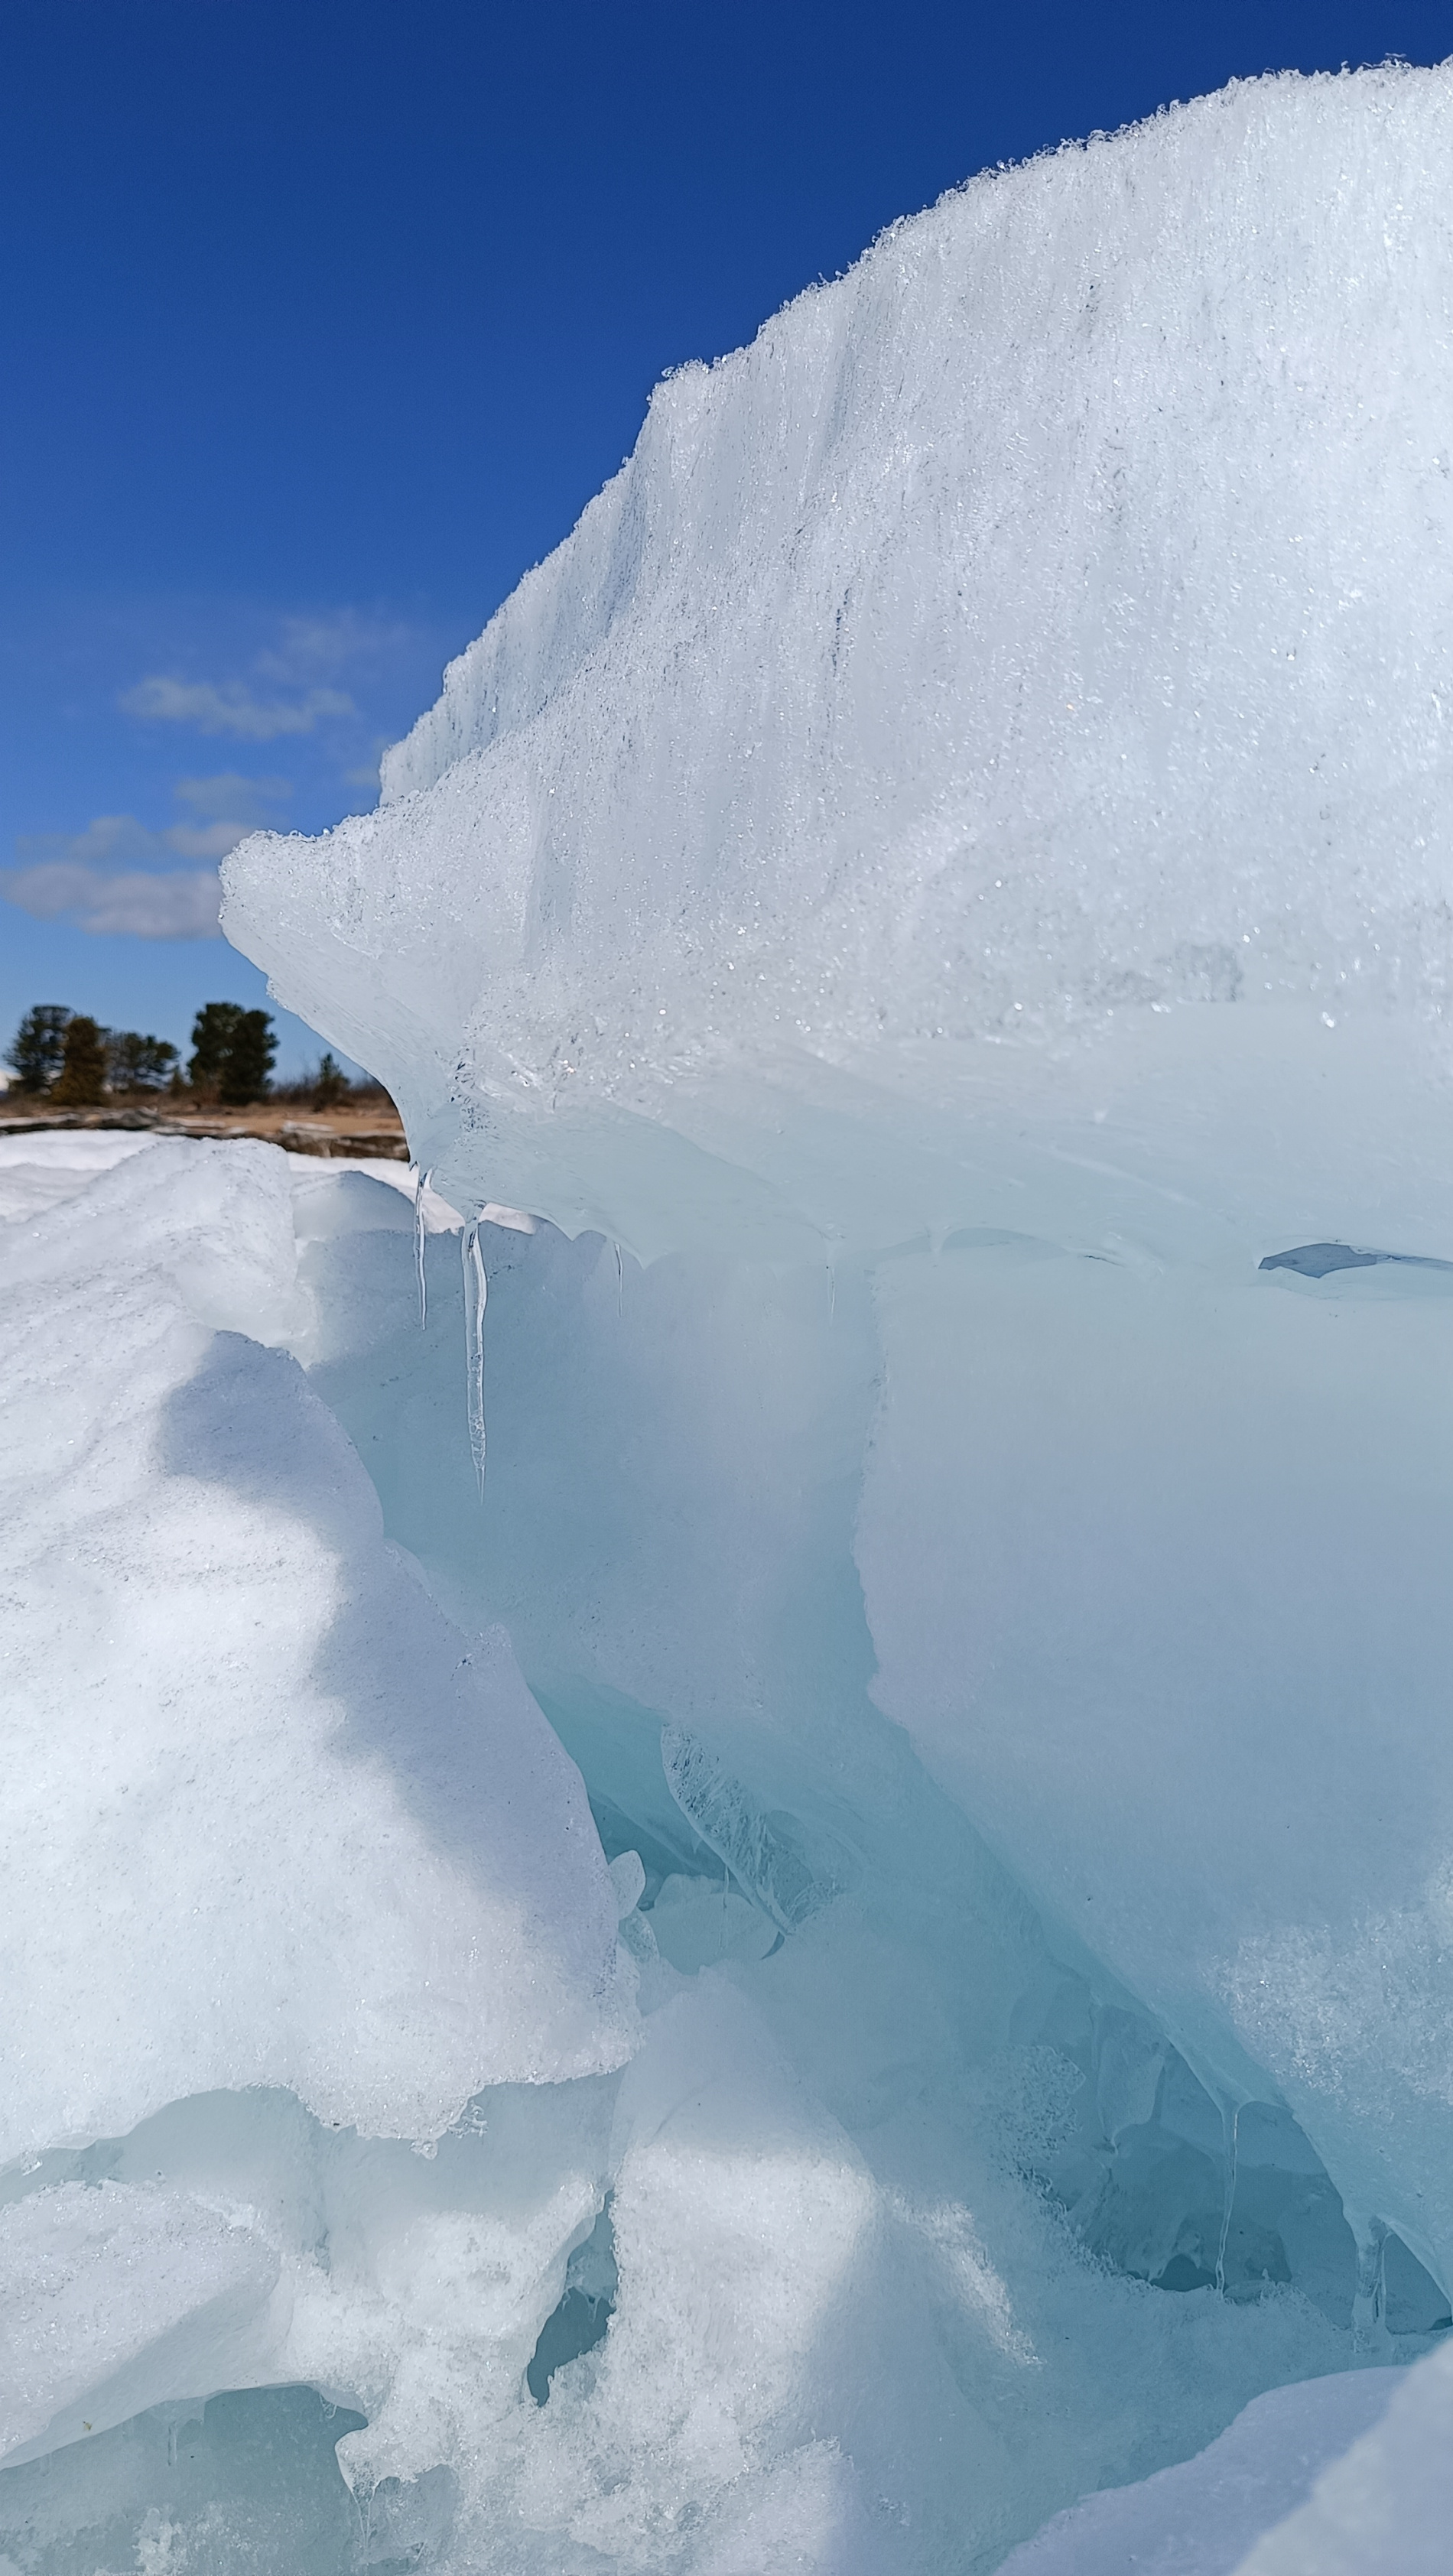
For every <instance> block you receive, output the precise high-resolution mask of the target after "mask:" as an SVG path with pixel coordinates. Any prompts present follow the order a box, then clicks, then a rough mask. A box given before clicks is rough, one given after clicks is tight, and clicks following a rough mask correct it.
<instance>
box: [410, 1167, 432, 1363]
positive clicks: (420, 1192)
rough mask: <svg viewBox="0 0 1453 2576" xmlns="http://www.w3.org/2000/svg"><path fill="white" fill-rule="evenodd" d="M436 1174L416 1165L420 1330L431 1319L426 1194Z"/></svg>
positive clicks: (416, 1245) (415, 1192) (415, 1232)
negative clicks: (425, 1263)
mask: <svg viewBox="0 0 1453 2576" xmlns="http://www.w3.org/2000/svg"><path fill="white" fill-rule="evenodd" d="M433 1177H434V1175H433V1172H432V1170H430V1171H427V1172H426V1171H425V1170H424V1169H423V1167H422V1166H421V1165H416V1166H415V1180H414V1265H415V1268H416V1269H417V1271H418V1274H419V1330H420V1332H422V1331H423V1329H424V1326H425V1325H426V1324H427V1322H428V1320H429V1281H428V1275H427V1273H426V1271H425V1268H424V1194H425V1192H426V1190H427V1189H428V1186H429V1183H430V1182H431V1181H432V1179H433Z"/></svg>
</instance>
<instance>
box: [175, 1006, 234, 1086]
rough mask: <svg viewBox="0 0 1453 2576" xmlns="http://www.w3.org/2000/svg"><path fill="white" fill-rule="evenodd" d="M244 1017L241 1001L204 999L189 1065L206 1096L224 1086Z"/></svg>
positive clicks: (194, 1024)
mask: <svg viewBox="0 0 1453 2576" xmlns="http://www.w3.org/2000/svg"><path fill="white" fill-rule="evenodd" d="M242 1017H243V1010H242V1005H241V1003H240V1002H204V1003H203V1005H202V1008H201V1009H200V1011H199V1012H198V1013H197V1016H196V1018H195V1020H194V1021H193V1022H192V1060H191V1063H190V1064H189V1065H188V1067H187V1080H188V1082H189V1083H190V1084H191V1086H192V1089H193V1090H194V1091H200V1092H201V1093H202V1094H203V1096H204V1098H210V1097H211V1096H212V1095H214V1094H215V1093H217V1092H219V1091H220V1090H221V1087H222V1074H223V1070H224V1067H225V1066H226V1063H227V1058H228V1054H229V1051H230V1049H231V1045H232V1040H233V1037H234V1035H235V1033H236V1029H237V1023H238V1021H239V1020H240V1019H241V1018H242Z"/></svg>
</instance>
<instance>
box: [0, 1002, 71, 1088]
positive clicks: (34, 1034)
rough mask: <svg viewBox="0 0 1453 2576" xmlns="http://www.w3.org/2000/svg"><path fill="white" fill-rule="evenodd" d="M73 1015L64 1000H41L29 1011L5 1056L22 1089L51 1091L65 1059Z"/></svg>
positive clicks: (17, 1085)
mask: <svg viewBox="0 0 1453 2576" xmlns="http://www.w3.org/2000/svg"><path fill="white" fill-rule="evenodd" d="M70 1016H71V1015H70V1012H69V1011H68V1010H67V1009H66V1006H65V1004H64V1003H63V1002H37V1003H36V1005H35V1008H34V1010H33V1011H27V1012H26V1014H25V1017H24V1019H23V1020H22V1021H21V1023H20V1026H19V1028H18V1029H17V1030H16V1032H15V1035H14V1037H13V1039H12V1040H11V1043H10V1046H9V1049H8V1051H7V1053H6V1057H5V1061H6V1063H7V1064H8V1065H9V1066H10V1069H11V1071H12V1072H13V1073H14V1075H15V1081H16V1089H17V1090H18V1091H49V1089H50V1087H51V1084H52V1083H53V1082H54V1081H55V1079H56V1077H57V1075H58V1074H59V1072H60V1069H61V1066H62V1064H63V1063H64V1061H65V1052H66V1022H67V1021H68V1020H69V1018H70Z"/></svg>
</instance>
